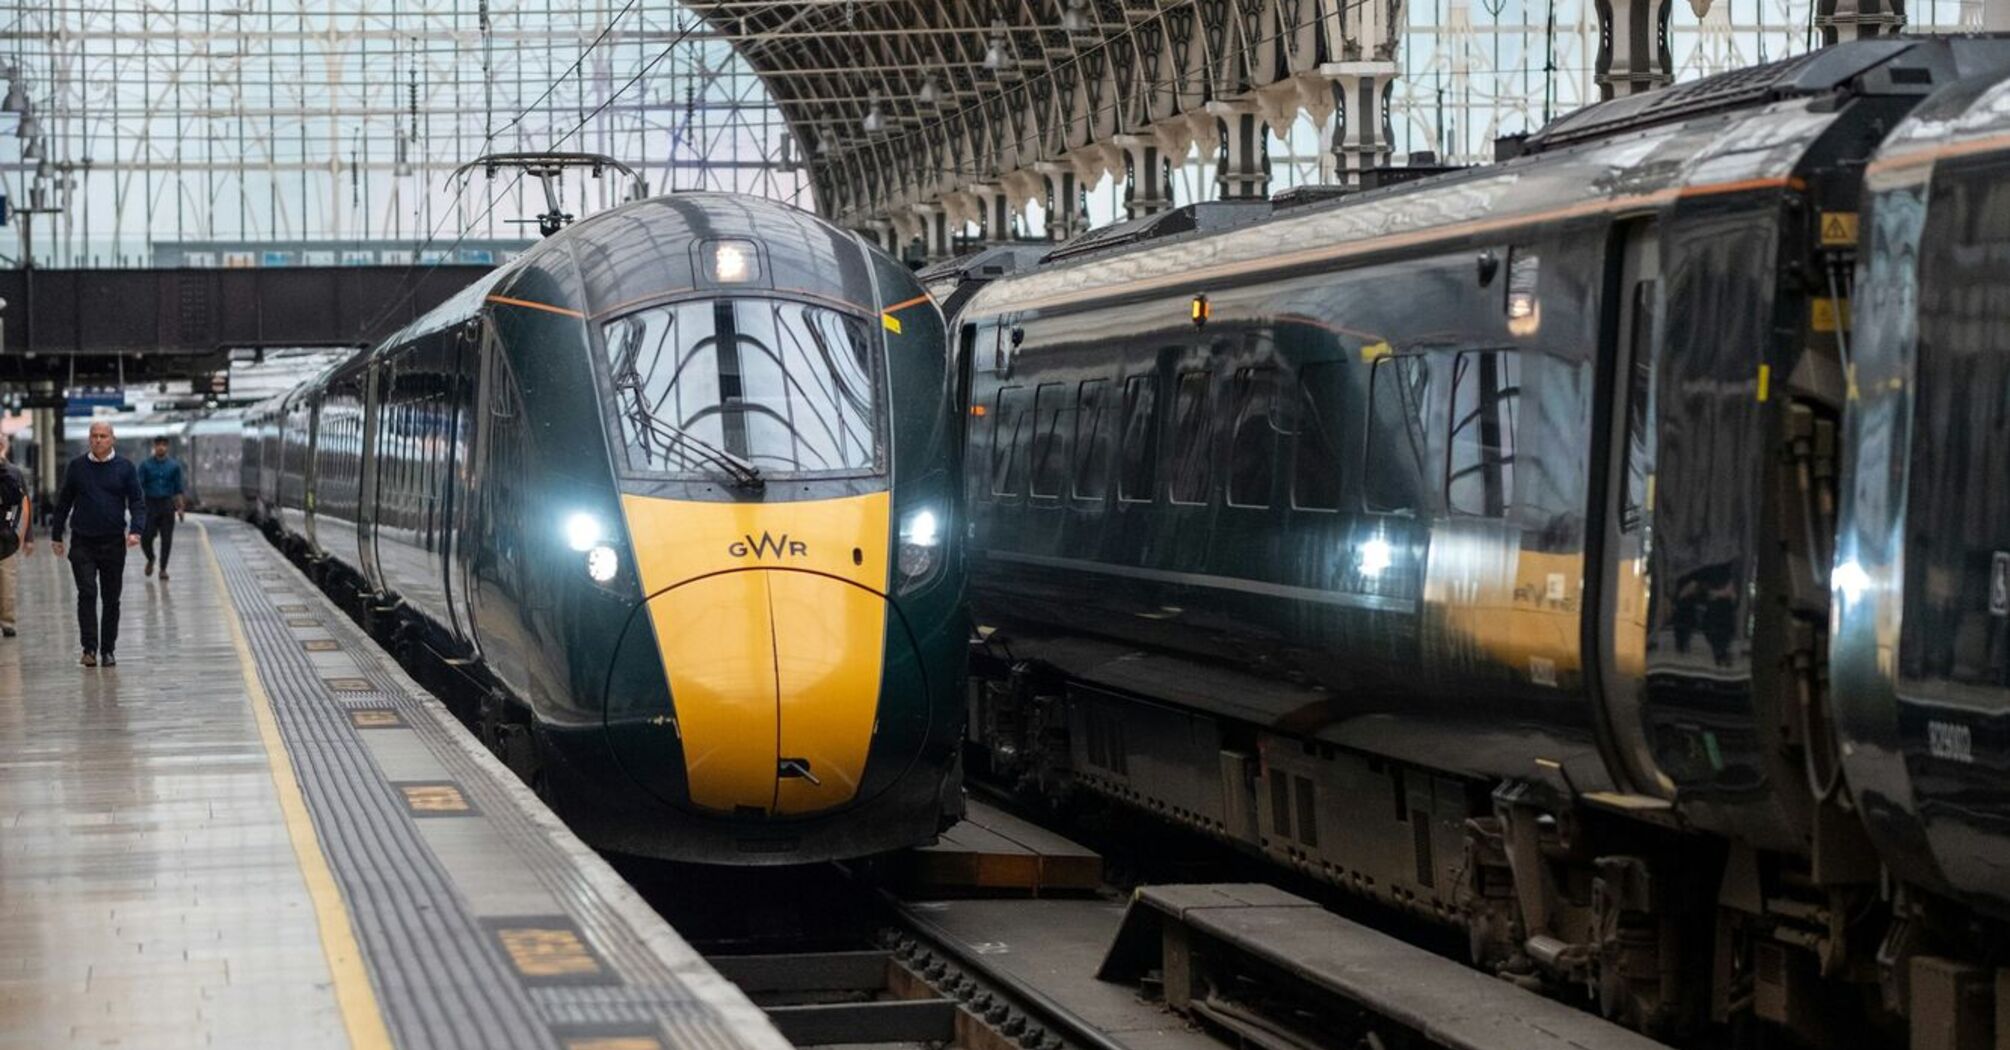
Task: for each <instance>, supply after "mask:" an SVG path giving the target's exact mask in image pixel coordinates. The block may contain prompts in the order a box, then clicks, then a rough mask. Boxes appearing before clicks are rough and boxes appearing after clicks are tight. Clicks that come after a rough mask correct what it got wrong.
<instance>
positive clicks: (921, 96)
mask: <svg viewBox="0 0 2010 1050" xmlns="http://www.w3.org/2000/svg"><path fill="white" fill-rule="evenodd" d="M914 100H915V101H916V102H919V103H921V104H922V105H924V106H933V105H935V104H936V103H937V102H940V101H942V96H941V94H940V93H938V92H937V91H936V90H935V74H933V73H930V74H928V75H927V76H925V77H922V78H921V90H920V91H917V92H915V93H914Z"/></svg>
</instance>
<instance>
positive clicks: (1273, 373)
mask: <svg viewBox="0 0 2010 1050" xmlns="http://www.w3.org/2000/svg"><path fill="white" fill-rule="evenodd" d="M1259 376H1260V377H1262V381H1261V386H1260V389H1259V382H1258V377H1259ZM1282 387H1283V371H1282V370H1281V369H1279V368H1278V367H1277V366H1276V365H1273V364H1260V365H1249V366H1246V367H1243V368H1238V369H1236V370H1235V373H1234V375H1233V376H1231V377H1230V379H1229V389H1230V392H1231V395H1232V397H1231V404H1232V405H1233V406H1234V411H1233V413H1232V416H1233V419H1232V421H1231V422H1230V424H1229V428H1228V482H1227V484H1226V485H1225V486H1223V487H1224V489H1225V490H1226V491H1225V493H1224V496H1223V498H1224V500H1225V501H1226V502H1227V504H1228V505H1229V506H1231V507H1238V508H1242V509H1245V510H1267V509H1269V508H1270V507H1271V506H1272V504H1273V502H1274V500H1275V497H1276V492H1277V464H1278V460H1279V459H1280V458H1281V456H1280V453H1281V451H1282V450H1283V447H1284V442H1283V437H1284V428H1283V427H1280V426H1279V425H1278V402H1279V401H1280V400H1282V399H1281V398H1279V397H1278V393H1279V391H1280V390H1281V389H1282ZM1258 396H1262V397H1264V398H1265V399H1266V404H1265V406H1264V412H1263V416H1262V419H1261V421H1257V420H1255V418H1254V417H1253V416H1252V415H1251V408H1252V402H1253V401H1254V400H1255V398H1256V397H1258ZM1247 427H1261V428H1262V430H1263V433H1264V437H1263V438H1261V439H1259V440H1268V442H1269V446H1270V447H1269V449H1268V450H1267V452H1264V453H1263V454H1262V455H1259V456H1255V457H1252V459H1251V462H1261V463H1262V464H1263V470H1264V474H1263V483H1262V486H1261V492H1260V493H1250V492H1243V491H1242V490H1241V489H1240V488H1239V487H1238V482H1239V481H1241V480H1243V479H1242V475H1241V471H1240V468H1241V465H1242V457H1240V456H1239V455H1238V452H1239V451H1240V450H1241V448H1242V441H1243V437H1244V430H1245V428H1247ZM1238 493H1240V495H1241V497H1242V498H1238ZM1251 497H1254V499H1252V498H1251ZM1258 500H1260V502H1259V501H1258Z"/></svg>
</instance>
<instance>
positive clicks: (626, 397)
mask: <svg viewBox="0 0 2010 1050" xmlns="http://www.w3.org/2000/svg"><path fill="white" fill-rule="evenodd" d="M602 334H603V336H604V341H605V344H606V365H607V367H608V369H609V374H610V376H611V378H612V379H613V385H614V390H615V398H616V405H615V406H614V407H615V412H614V415H615V417H616V418H617V420H618V421H619V432H620V439H621V443H622V445H623V446H624V449H625V452H626V455H627V459H628V463H627V466H628V468H629V469H630V470H631V471H635V472H637V473H645V474H656V475H671V476H682V475H711V474H716V473H718V472H719V471H720V470H721V469H722V468H723V469H725V470H726V471H727V472H728V473H735V474H742V475H744V474H745V473H746V472H748V471H753V472H757V474H756V475H755V476H764V477H795V478H801V477H819V476H824V477H838V476H853V475H860V474H870V473H877V472H880V471H882V470H884V462H883V460H884V452H883V450H882V448H881V442H880V434H879V425H878V418H879V407H880V381H879V376H880V361H879V354H880V349H879V341H878V340H877V339H875V338H873V335H874V333H873V332H872V329H871V328H870V327H869V326H868V325H867V323H866V320H865V318H862V317H859V316H857V315H855V314H850V313H846V312H843V311H839V310H834V309H831V308H829V307H825V306H818V305H814V304H810V303H803V302H797V301H794V300H786V299H758V298H739V299H704V300H692V301H685V302H678V303H669V304H666V305H663V306H657V307H651V308H648V309H644V310H639V311H637V312H635V313H632V314H628V315H625V316H623V317H620V318H617V319H615V320H613V321H610V322H608V323H607V324H606V326H605V327H604V328H603V329H602ZM722 454H723V455H722Z"/></svg>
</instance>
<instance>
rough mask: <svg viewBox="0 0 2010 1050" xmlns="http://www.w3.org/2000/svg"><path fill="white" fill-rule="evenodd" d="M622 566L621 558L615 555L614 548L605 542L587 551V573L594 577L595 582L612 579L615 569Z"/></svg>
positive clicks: (604, 581)
mask: <svg viewBox="0 0 2010 1050" xmlns="http://www.w3.org/2000/svg"><path fill="white" fill-rule="evenodd" d="M620 567H621V559H620V558H619V557H617V556H616V555H615V553H614V548H612V547H609V546H608V545H606V544H604V543H603V544H601V545H600V546H598V547H595V548H593V549H592V550H590V551H587V552H586V574H587V575H588V576H591V577H593V582H595V583H606V582H607V581H609V580H612V579H613V578H614V571H615V570H616V569H618V568H620Z"/></svg>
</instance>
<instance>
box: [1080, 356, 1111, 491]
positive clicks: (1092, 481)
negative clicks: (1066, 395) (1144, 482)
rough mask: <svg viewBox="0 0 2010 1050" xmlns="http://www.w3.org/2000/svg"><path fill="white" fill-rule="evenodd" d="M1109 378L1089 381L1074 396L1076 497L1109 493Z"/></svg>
mask: <svg viewBox="0 0 2010 1050" xmlns="http://www.w3.org/2000/svg"><path fill="white" fill-rule="evenodd" d="M1109 386H1110V382H1109V380H1107V379H1089V380H1085V381H1083V383H1082V387H1081V390H1080V391H1078V392H1077V393H1076V396H1075V498H1076V499H1084V500H1101V499H1102V498H1103V496H1104V494H1106V493H1108V492H1109V490H1110V430H1109V426H1110V420H1109V416H1110V415H1111V412H1110V406H1109V400H1110V397H1109V392H1108V391H1109Z"/></svg>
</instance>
